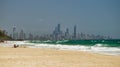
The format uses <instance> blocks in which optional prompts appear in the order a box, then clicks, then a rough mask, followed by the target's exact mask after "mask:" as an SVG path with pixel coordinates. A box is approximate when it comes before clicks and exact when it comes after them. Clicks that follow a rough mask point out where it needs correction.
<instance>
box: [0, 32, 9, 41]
mask: <svg viewBox="0 0 120 67" xmlns="http://www.w3.org/2000/svg"><path fill="white" fill-rule="evenodd" d="M9 39H11V37H9V36H8V35H6V34H5V32H4V31H2V30H0V40H9Z"/></svg>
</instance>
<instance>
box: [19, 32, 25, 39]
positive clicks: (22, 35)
mask: <svg viewBox="0 0 120 67" xmlns="http://www.w3.org/2000/svg"><path fill="white" fill-rule="evenodd" d="M19 39H22V40H23V39H24V31H23V30H21V31H20V34H19Z"/></svg>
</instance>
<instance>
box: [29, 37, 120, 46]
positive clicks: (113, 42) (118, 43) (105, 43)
mask: <svg viewBox="0 0 120 67" xmlns="http://www.w3.org/2000/svg"><path fill="white" fill-rule="evenodd" d="M30 42H31V43H39V44H40V43H42V44H61V45H83V46H95V45H97V44H99V45H98V46H101V47H120V40H119V39H116V40H115V39H114V40H61V41H50V40H47V41H39V40H33V41H30Z"/></svg>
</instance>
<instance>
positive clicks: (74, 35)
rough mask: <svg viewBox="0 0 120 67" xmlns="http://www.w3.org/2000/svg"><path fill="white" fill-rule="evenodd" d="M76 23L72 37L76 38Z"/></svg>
mask: <svg viewBox="0 0 120 67" xmlns="http://www.w3.org/2000/svg"><path fill="white" fill-rule="evenodd" d="M76 28H77V27H76V25H75V26H74V33H73V39H76Z"/></svg>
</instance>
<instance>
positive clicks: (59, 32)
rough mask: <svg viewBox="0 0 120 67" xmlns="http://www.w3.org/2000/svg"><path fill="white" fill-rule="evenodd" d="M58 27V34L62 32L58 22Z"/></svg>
mask: <svg viewBox="0 0 120 67" xmlns="http://www.w3.org/2000/svg"><path fill="white" fill-rule="evenodd" d="M57 29H58V30H57V32H58V34H60V24H58V26H57Z"/></svg>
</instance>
